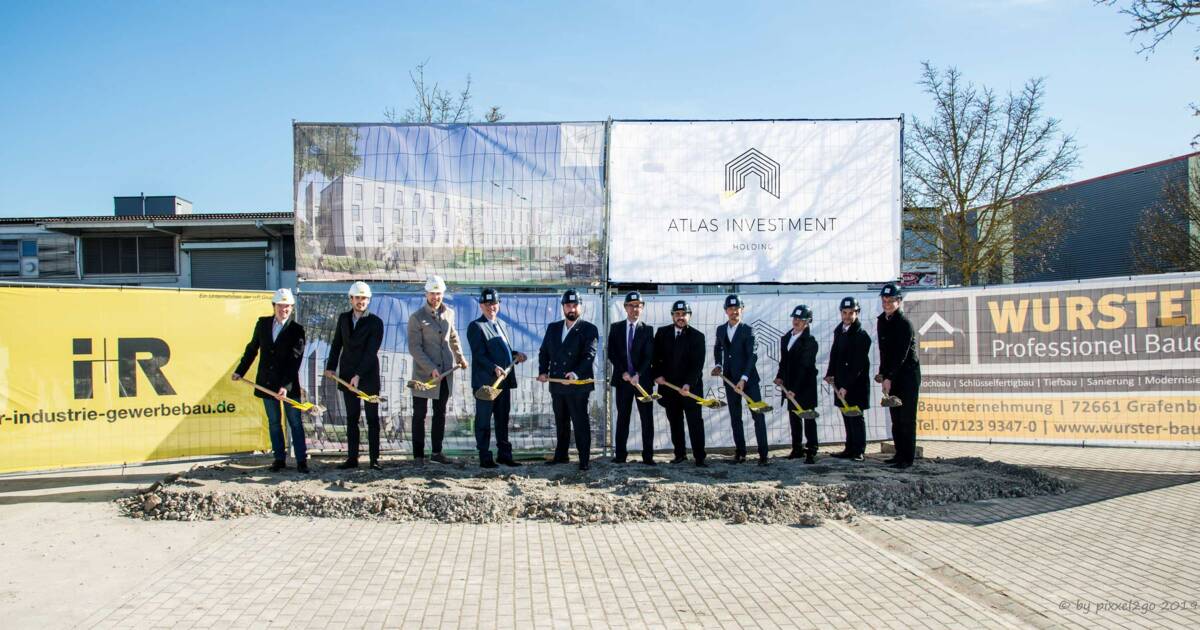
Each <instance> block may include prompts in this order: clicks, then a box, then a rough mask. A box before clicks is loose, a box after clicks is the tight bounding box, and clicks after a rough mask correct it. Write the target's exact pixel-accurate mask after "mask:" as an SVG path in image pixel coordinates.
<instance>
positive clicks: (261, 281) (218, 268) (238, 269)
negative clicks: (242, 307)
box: [191, 249, 267, 291]
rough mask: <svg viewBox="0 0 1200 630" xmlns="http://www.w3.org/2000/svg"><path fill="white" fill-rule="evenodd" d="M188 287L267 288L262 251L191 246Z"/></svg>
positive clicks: (264, 253)
mask: <svg viewBox="0 0 1200 630" xmlns="http://www.w3.org/2000/svg"><path fill="white" fill-rule="evenodd" d="M191 256H192V286H193V287H196V288H198V289H250V290H258V291H261V290H264V289H266V288H267V262H266V250H263V249H194V250H192V251H191Z"/></svg>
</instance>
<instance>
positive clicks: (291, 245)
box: [279, 235, 296, 271]
mask: <svg viewBox="0 0 1200 630" xmlns="http://www.w3.org/2000/svg"><path fill="white" fill-rule="evenodd" d="M279 270H280V271H295V270H296V239H294V238H292V237H291V236H289V235H285V236H284V238H283V239H281V240H280V241H279Z"/></svg>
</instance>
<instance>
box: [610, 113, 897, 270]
mask: <svg viewBox="0 0 1200 630" xmlns="http://www.w3.org/2000/svg"><path fill="white" fill-rule="evenodd" d="M901 127H902V123H901V121H900V120H899V119H887V120H836V121H726V122H712V121H709V122H614V123H612V128H611V137H610V142H609V168H610V169H611V175H610V177H609V196H610V217H611V218H610V222H609V223H610V224H609V233H610V239H609V240H610V243H609V245H610V248H611V255H610V260H609V278H610V279H611V280H613V281H617V282H659V283H693V282H695V283H703V282H718V283H721V282H723V283H728V282H742V283H751V282H878V281H884V280H887V279H891V278H897V277H899V265H900V179H901V178H900V135H901ZM847 252H851V253H850V254H848V253H847Z"/></svg>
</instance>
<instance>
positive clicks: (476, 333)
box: [467, 288, 525, 468]
mask: <svg viewBox="0 0 1200 630" xmlns="http://www.w3.org/2000/svg"><path fill="white" fill-rule="evenodd" d="M479 311H480V313H481V315H480V316H479V319H476V320H475V321H473V322H471V323H470V325H468V326H467V345H469V346H470V347H471V389H472V390H477V389H479V388H480V387H483V386H484V385H487V386H491V385H492V383H495V382H496V379H498V378H500V377H501V376H503V375H504V370H505V369H506V368H508V366H509V365H510V364H516V363H524V362H525V355H524V354H523V353H521V352H516V351H514V350H513V348H512V342H511V339H512V336H511V335H510V334H509V333H508V328H507V327H506V326H505V325H504V324H503V323H501V322H500V318H499V314H500V292H499V291H497V290H495V289H491V288H488V289H484V290H483V291H481V292H480V294H479ZM516 386H517V376H516V374H515V368H514V370H510V371H509V372H508V375H507V376H504V380H503V381H501V382H500V385H499V388H500V395H499V396H497V397H496V399H495V400H479V399H478V398H476V399H475V447H476V448H477V449H478V450H479V465H480V466H481V467H483V468H496V467H497V464H496V461H497V460H498V461H499V462H500V463H501V464H504V465H505V466H514V467H515V466H520V464H519V463H517V461H516V460H514V459H513V454H512V442H509V441H508V418H509V412H510V410H511V409H512V394H511V393H510V391H509V390H511V389H513V388H515V387H516ZM493 418H494V419H495V426H496V454H497V458H496V459H492V449H491V441H492V420H493Z"/></svg>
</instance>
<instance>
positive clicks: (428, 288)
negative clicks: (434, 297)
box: [425, 276, 446, 293]
mask: <svg viewBox="0 0 1200 630" xmlns="http://www.w3.org/2000/svg"><path fill="white" fill-rule="evenodd" d="M425 292H426V293H445V292H446V281H445V280H442V277H441V276H429V279H428V280H426V281H425Z"/></svg>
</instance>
